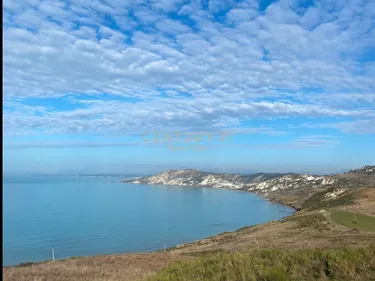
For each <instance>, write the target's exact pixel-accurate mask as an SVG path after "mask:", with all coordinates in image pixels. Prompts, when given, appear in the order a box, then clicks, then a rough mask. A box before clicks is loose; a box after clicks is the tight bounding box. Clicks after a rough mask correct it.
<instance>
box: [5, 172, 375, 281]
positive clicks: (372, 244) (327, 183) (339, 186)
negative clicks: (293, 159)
mask: <svg viewBox="0 0 375 281" xmlns="http://www.w3.org/2000/svg"><path fill="white" fill-rule="evenodd" d="M312 177H315V176H311V177H310V176H309V175H297V174H288V175H283V174H256V175H233V174H211V173H203V172H199V171H196V170H183V171H177V170H176V171H168V172H164V173H161V174H159V175H156V176H151V177H144V178H140V179H136V180H132V182H134V183H144V184H146V183H150V184H151V183H152V184H176V185H184V186H211V187H214V188H233V186H236V187H238V185H237V184H238V183H242V185H241V187H240V188H236V189H243V190H249V191H251V192H254V191H253V190H252V189H251V188H253V187H254V185H256V186H257V187H260V186H267V187H265V188H263V189H261V191H262V194H263V195H266V196H268V198H269V199H270V200H273V201H278V202H282V203H283V204H289V205H292V206H299V207H298V209H299V210H298V211H297V212H295V213H294V214H293V215H292V216H290V217H286V218H283V219H281V220H279V221H271V222H268V223H265V224H261V225H255V226H249V227H244V228H242V229H239V230H237V231H234V232H227V233H222V234H219V235H214V236H212V237H208V238H206V239H202V240H198V241H195V242H193V243H186V244H182V245H178V246H176V247H174V248H169V249H167V252H166V253H164V252H162V251H160V252H155V253H151V254H136V253H135V254H124V255H108V256H96V257H82V258H81V257H79V258H71V259H67V260H61V261H56V262H55V263H53V262H50V261H48V262H44V263H39V264H29V265H25V266H16V267H8V268H3V276H4V279H3V280H8V281H22V280H25V281H26V280H40V281H41V280H46V281H47V280H48V281H68V280H75V281H86V280H87V281H88V280H90V281H91V280H97V281H99V280H110V281H117V280H118V281H119V280H125V281H126V280H132V281H133V280H134V281H136V280H152V281H155V280H158V281H188V280H189V281H201V280H205V281H213V280H230V281H237V280H238V281H239V280H241V281H244V280H268V281H280V280H281V281H287V280H290V281H294V280H298V281H299V280H337V281H339V280H348V281H349V280H358V281H360V280H361V281H367V280H369V281H370V280H374V278H375V264H374V261H375V229H374V225H375V180H374V175H373V174H368V173H347V174H340V175H333V176H320V178H319V179H317V178H315V179H311V178H312ZM209 179H210V180H209ZM286 179H287V180H286ZM283 180H285V182H286V183H284V184H282V183H283ZM323 181H324V183H323ZM203 183H204V184H203ZM265 183H268V185H267V184H265ZM206 184H207V185H206ZM280 185H281V186H283V187H284V188H275V189H274V190H272V186H280ZM244 215H245V214H244ZM145 278H146V279H145ZM147 278H151V279H147Z"/></svg>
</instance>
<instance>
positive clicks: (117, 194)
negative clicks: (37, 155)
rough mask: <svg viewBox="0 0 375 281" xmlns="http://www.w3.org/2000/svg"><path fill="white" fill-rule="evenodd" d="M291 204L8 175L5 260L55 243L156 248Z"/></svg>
mask: <svg viewBox="0 0 375 281" xmlns="http://www.w3.org/2000/svg"><path fill="white" fill-rule="evenodd" d="M111 181H115V182H111ZM292 212H293V211H292V210H291V209H288V208H284V207H282V206H279V205H274V204H271V203H269V202H267V201H265V200H264V199H262V198H261V197H258V196H255V195H252V194H250V193H248V192H240V191H231V190H217V189H211V188H186V187H185V188H183V187H165V186H149V185H131V184H124V183H120V182H119V178H112V179H110V178H88V177H84V178H75V177H66V176H64V177H62V176H55V177H52V176H38V177H37V176H33V177H27V178H26V177H22V178H5V179H4V181H3V235H4V236H3V265H13V264H18V263H21V262H29V261H41V260H46V259H51V258H52V256H51V248H52V247H54V248H55V258H56V259H61V258H66V257H71V256H86V255H96V254H110V253H123V252H133V251H153V250H157V249H162V248H163V246H164V244H165V245H166V247H170V246H175V245H177V244H181V243H185V242H189V241H194V240H197V239H200V238H204V237H207V236H210V235H213V234H217V233H220V232H224V231H232V230H235V229H238V228H240V227H243V226H246V225H252V224H258V223H262V222H266V221H269V220H274V219H279V218H281V217H283V216H286V215H289V214H291V213H292Z"/></svg>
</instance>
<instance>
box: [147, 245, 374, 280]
mask: <svg viewBox="0 0 375 281" xmlns="http://www.w3.org/2000/svg"><path fill="white" fill-rule="evenodd" d="M374 257H375V245H372V246H369V247H366V248H354V249H353V248H342V249H328V250H324V249H304V250H287V251H285V250H283V251H282V250H256V251H253V252H252V253H248V254H244V253H218V254H214V255H211V256H207V255H205V256H203V257H198V258H196V259H195V260H192V261H177V262H175V263H173V264H172V265H169V266H168V267H167V268H165V269H164V270H162V271H161V272H160V273H158V274H157V275H156V276H153V277H151V278H149V279H147V280H148V281H221V280H223V281H224V280H228V281H229V280H230V281H304V280H306V281H308V280H330V281H334V280H337V281H346V280H347V281H354V280H363V281H364V280H366V281H367V280H369V281H370V280H375V258H374Z"/></svg>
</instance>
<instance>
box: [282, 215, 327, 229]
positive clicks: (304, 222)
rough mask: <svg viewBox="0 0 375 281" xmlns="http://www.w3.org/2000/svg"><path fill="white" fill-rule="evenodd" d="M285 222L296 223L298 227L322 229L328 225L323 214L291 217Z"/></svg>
mask: <svg viewBox="0 0 375 281" xmlns="http://www.w3.org/2000/svg"><path fill="white" fill-rule="evenodd" d="M285 221H294V222H296V223H297V227H298V228H300V227H314V228H321V227H323V226H325V225H327V223H329V222H328V221H327V218H326V217H325V216H324V215H323V214H321V213H312V214H307V215H299V216H291V217H289V218H287V219H286V220H285Z"/></svg>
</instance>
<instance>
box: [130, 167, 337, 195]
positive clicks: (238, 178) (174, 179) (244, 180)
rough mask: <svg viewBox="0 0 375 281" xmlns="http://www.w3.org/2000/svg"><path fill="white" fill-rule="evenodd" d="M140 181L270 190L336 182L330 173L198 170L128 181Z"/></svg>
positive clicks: (172, 171)
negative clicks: (237, 172) (212, 171)
mask: <svg viewBox="0 0 375 281" xmlns="http://www.w3.org/2000/svg"><path fill="white" fill-rule="evenodd" d="M128 182H131V183H136V184H162V185H177V186H197V187H198V186H201V187H203V186H205V187H213V188H229V189H242V190H250V191H259V192H269V191H278V190H287V189H296V188H301V187H311V188H314V187H317V186H322V185H331V184H333V183H334V182H335V180H334V179H333V178H330V177H329V176H316V175H309V174H267V173H258V174H251V175H239V174H219V173H206V172H200V171H197V170H168V171H165V172H163V173H160V174H157V175H154V176H148V177H142V178H139V179H134V180H131V181H128Z"/></svg>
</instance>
